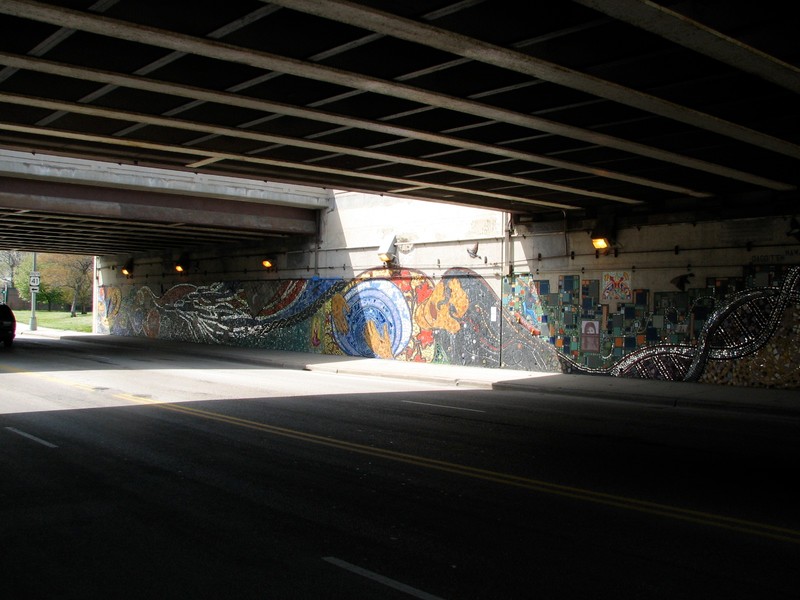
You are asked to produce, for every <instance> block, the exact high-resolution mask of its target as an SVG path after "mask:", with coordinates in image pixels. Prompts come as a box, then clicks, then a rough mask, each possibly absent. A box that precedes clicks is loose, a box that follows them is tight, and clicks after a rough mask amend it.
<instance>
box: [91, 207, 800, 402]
mask: <svg viewBox="0 0 800 600" xmlns="http://www.w3.org/2000/svg"><path fill="white" fill-rule="evenodd" d="M787 229H788V220H783V219H771V220H770V219H754V220H747V221H736V222H732V223H699V224H697V225H694V226H692V225H673V226H653V227H646V228H645V227H643V228H641V229H622V230H620V231H618V233H617V240H616V241H617V244H616V248H615V251H611V252H610V253H608V254H600V255H597V254H596V253H595V251H594V249H593V248H592V246H591V241H590V238H589V232H588V231H573V232H569V233H565V232H564V231H563V227H559V225H558V224H555V225H553V224H535V223H513V222H512V221H511V218H510V215H507V214H504V213H500V212H496V211H487V210H479V209H468V208H458V207H454V206H451V205H447V204H434V203H428V202H414V201H406V200H397V199H391V198H376V197H374V196H365V195H362V194H351V193H347V194H338V195H337V198H336V202H335V205H334V206H333V207H332V208H331V209H330V210H328V211H326V212H323V213H321V215H320V236H319V239H318V240H305V241H303V242H301V243H298V242H297V241H296V240H288V241H281V240H275V241H273V242H271V243H265V244H264V245H263V246H260V247H252V248H236V249H228V250H226V249H214V250H209V251H207V252H197V253H195V254H193V255H192V256H191V257H190V258H191V259H192V263H191V264H190V266H189V268H188V270H187V272H184V273H183V274H177V273H175V272H174V271H173V268H172V261H173V259H175V258H177V256H175V255H172V256H150V257H146V256H142V257H135V271H134V273H133V275H132V276H130V277H125V276H123V275H121V273H120V267H121V265H122V264H124V262H125V261H126V260H127V259H128V258H129V257H102V258H101V259H100V260H99V261H98V264H99V269H98V278H97V282H98V299H99V302H98V310H97V319H96V323H97V330H98V331H100V332H109V333H113V334H119V335H145V336H151V337H162V338H170V339H184V340H191V341H197V342H203V343H223V344H233V345H245V346H251V347H263V348H275V349H285V350H295V351H302V352H319V353H327V354H350V355H363V356H376V357H380V358H387V359H395V360H410V361H421V362H444V363H453V364H469V365H480V366H485V367H508V368H517V369H527V370H541V371H560V370H563V369H572V370H577V371H580V370H585V371H587V372H594V373H610V374H614V375H622V376H649V377H658V378H666V379H685V378H687V377H690V378H694V379H699V380H703V381H710V382H716V383H736V384H740V385H773V386H787V387H795V386H797V387H800V382H798V381H797V380H798V375H797V368H796V366H793V365H792V364H791V359H792V357H793V356H794V355H793V354H792V352H796V351H794V350H793V348H796V347H797V346H798V344H797V341H798V340H797V337H798V331H800V329H798V328H797V327H795V326H794V325H793V323H794V321H795V320H796V319H797V315H796V312H797V309H796V307H797V306H798V305H800V301H798V299H797V293H798V290H796V289H794V288H791V289H788V290H784V292H783V295H782V296H780V294H779V288H777V287H775V286H779V285H781V284H782V283H784V282H787V281H791V273H792V270H791V267H792V266H793V265H798V264H800V251H798V250H800V246H799V245H798V244H797V242H796V240H794V239H793V238H789V237H787V235H786V231H787ZM391 237H394V239H395V242H396V248H395V250H396V260H395V262H394V263H393V264H392V265H390V266H389V267H388V268H387V266H384V265H383V264H382V263H381V262H380V261H379V260H378V257H377V251H378V247H379V246H380V245H381V244H382V243H383V242H384V240H386V239H387V238H391ZM264 257H269V258H271V259H272V260H273V262H274V264H275V267H273V268H272V269H269V270H265V269H264V268H263V267H261V265H260V262H261V259H262V258H264ZM682 276H683V277H684V279H686V281H687V285H686V287H685V290H683V291H681V290H679V289H678V287H677V286H676V284H675V283H674V282H676V281H678V279H679V278H681V277H682ZM761 289H769V290H772V291H771V292H769V294H771V296H769V297H768V298H767V299H766V300H765V299H764V297H763V294H762V295H761V296H759V295H758V294H756V293H755V292H753V290H761ZM734 293H738V294H739V300H738V302H739V304H740V305H737V306H736V307H734V308H732V309H731V310H728V311H727V312H725V311H723V310H722V309H723V308H724V307H725V306H726V303H727V302H728V300H726V298H731V296H729V294H734ZM748 294H749V296H748ZM743 295H744V296H743ZM745 296H747V297H745ZM779 296H780V297H781V298H784V299H783V300H780V301H779V300H776V298H778V297H779ZM778 310H780V311H781V314H780V315H775V314H773V313H775V312H776V311H778ZM765 311H766V312H767V313H769V314H768V315H767V321H768V322H767V323H766V325H769V327H765V326H763V325H764V324H762V327H761V329H762V330H767V331H768V332H769V333H770V335H769V336H768V339H756V340H754V339H751V338H753V335H751V334H749V333H748V332H747V331H746V330H745V331H740V330H741V324H742V323H743V322H746V321H748V320H750V319H759V318H762V317H763V315H762V314H761V313H764V312H765ZM754 315H757V316H754ZM704 328H705V329H704ZM736 328H738V329H736ZM734 329H736V330H735V331H734ZM704 331H705V333H704ZM712 334H713V336H716V337H713V336H712ZM704 335H705V336H706V338H707V339H706V338H703V336H704ZM748 336H749V337H748ZM762 337H763V336H762ZM712 338H713V339H712ZM784 338H785V339H784ZM726 340H727V341H726ZM720 344H722V345H723V346H724V345H725V344H729V345H731V348H733V349H729V348H725V347H720ZM737 344H738V346H737ZM770 344H771V346H770V351H771V352H772V356H776V357H778V358H777V359H775V360H772V359H770V361H768V362H769V364H768V365H767V366H765V367H763V368H761V370H760V372H761V375H759V377H748V376H747V375H746V374H745V375H743V373H746V371H747V368H746V367H736V366H735V365H738V364H740V363H741V361H743V360H745V358H746V357H745V356H744V355H742V348H744V349H746V350H747V353H746V354H747V356H748V357H750V358H747V360H753V358H752V357H753V356H754V355H755V354H757V353H758V351H760V349H762V348H764V347H766V346H767V345H770ZM756 345H758V346H759V348H755V346H756ZM734 346H736V348H739V350H736V348H734ZM654 348H655V350H654ZM687 348H688V349H689V350H687ZM787 357H788V358H787ZM701 359H702V360H701ZM764 360H766V359H764V358H763V357H762V359H761V363H764ZM787 361H788V362H787ZM700 363H702V364H700ZM761 363H759V364H761ZM773 363H774V364H773ZM720 364H724V365H726V366H727V368H726V369H721V368H719V365H720ZM742 364H744V363H742ZM797 364H798V363H797V361H795V362H794V365H797ZM787 365H788V366H787ZM764 373H767V375H766V376H765V375H764Z"/></svg>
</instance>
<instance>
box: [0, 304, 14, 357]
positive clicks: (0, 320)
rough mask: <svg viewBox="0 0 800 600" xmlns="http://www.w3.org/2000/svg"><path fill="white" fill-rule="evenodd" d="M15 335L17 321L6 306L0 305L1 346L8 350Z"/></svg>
mask: <svg viewBox="0 0 800 600" xmlns="http://www.w3.org/2000/svg"><path fill="white" fill-rule="evenodd" d="M16 335H17V319H16V317H15V316H14V311H13V310H11V307H10V306H9V305H8V304H0V339H1V340H3V345H4V346H5V347H6V348H8V347H10V346H11V344H12V342H13V341H14V336H16Z"/></svg>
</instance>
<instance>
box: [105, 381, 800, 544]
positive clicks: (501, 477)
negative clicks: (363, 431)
mask: <svg viewBox="0 0 800 600" xmlns="http://www.w3.org/2000/svg"><path fill="white" fill-rule="evenodd" d="M116 397H117V398H120V399H125V400H129V401H131V402H136V403H139V404H147V405H149V406H156V407H158V408H161V409H164V410H169V411H173V412H179V413H183V414H188V415H192V416H196V417H201V418H204V419H209V420H212V421H217V422H220V423H227V424H229V425H235V426H238V427H244V428H247V429H253V430H256V431H262V432H267V433H271V434H273V435H277V436H281V437H286V438H291V439H295V440H300V441H304V442H309V443H313V444H318V445H323V446H328V447H332V448H338V449H340V450H346V451H349V452H355V453H358V454H363V455H367V456H373V457H377V458H384V459H387V460H392V461H395V462H402V463H406V464H410V465H415V466H418V467H425V468H428V469H434V470H437V471H443V472H447V473H453V474H456V475H462V476H466V477H471V478H473V479H480V480H483V481H490V482H493V483H499V484H503V485H509V486H513V487H518V488H523V489H528V490H532V491H536V492H542V493H547V494H552V495H557V496H562V497H567V498H572V499H576V500H580V501H583V502H592V503H595V504H603V505H606V506H613V507H616V508H622V509H626V510H634V511H637V512H642V513H647V514H651V515H658V516H662V517H667V518H671V519H677V520H681V521H687V522H691V523H697V524H701V525H707V526H712V527H717V528H722V529H728V530H731V531H736V532H739V533H746V534H749V535H755V536H758V537H763V538H769V539H774V540H779V541H783V542H790V543H794V544H798V543H800V531H797V530H795V529H788V528H784V527H777V526H774V525H768V524H764V523H757V522H754V521H746V520H743V519H736V518H733V517H726V516H723V515H716V514H713V513H706V512H701V511H696V510H690V509H685V508H680V507H676V506H669V505H666V504H659V503H656V502H648V501H646V500H637V499H635V498H627V497H625V496H617V495H614V494H606V493H603V492H595V491H592V490H587V489H583V488H577V487H571V486H565V485H559V484H556V483H550V482H547V481H541V480H537V479H531V478H528V477H520V476H518V475H511V474H508V473H500V472H497V471H491V470H487V469H479V468H477V467H470V466H468V465H461V464H458V463H451V462H447V461H442V460H437V459H433V458H426V457H424V456H417V455H414V454H406V453H403V452H397V451H394V450H386V449H383V448H374V447H372V446H365V445H363V444H357V443H355V442H348V441H345V440H339V439H336V438H330V437H325V436H321V435H317V434H313V433H307V432H304V431H298V430H295V429H287V428H285V427H277V426H275V425H268V424H266V423H260V422H258V421H251V420H249V419H242V418H239V417H232V416H228V415H223V414H220V413H216V412H212V411H208V410H203V409H200V408H194V407H190V406H185V405H181V404H169V403H163V402H158V401H155V400H150V399H146V398H142V397H139V396H134V395H131V394H116Z"/></svg>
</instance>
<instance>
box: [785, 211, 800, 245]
mask: <svg viewBox="0 0 800 600" xmlns="http://www.w3.org/2000/svg"><path fill="white" fill-rule="evenodd" d="M786 235H787V236H789V237H793V238H794V239H796V240H797V241H798V242H800V221H798V220H797V217H792V219H791V221H789V231H787V232H786Z"/></svg>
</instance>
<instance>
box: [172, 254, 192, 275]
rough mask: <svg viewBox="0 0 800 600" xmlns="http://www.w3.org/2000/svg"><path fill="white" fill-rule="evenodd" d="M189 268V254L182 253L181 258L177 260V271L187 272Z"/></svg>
mask: <svg viewBox="0 0 800 600" xmlns="http://www.w3.org/2000/svg"><path fill="white" fill-rule="evenodd" d="M188 270H189V256H188V255H187V254H181V256H180V258H179V259H178V260H176V261H175V271H177V272H178V273H185V272H186V271H188Z"/></svg>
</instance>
